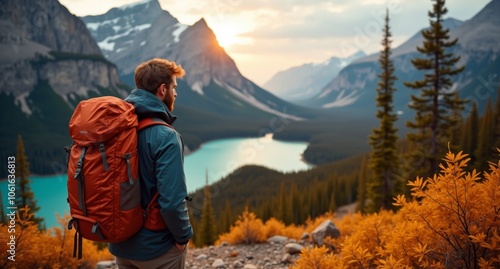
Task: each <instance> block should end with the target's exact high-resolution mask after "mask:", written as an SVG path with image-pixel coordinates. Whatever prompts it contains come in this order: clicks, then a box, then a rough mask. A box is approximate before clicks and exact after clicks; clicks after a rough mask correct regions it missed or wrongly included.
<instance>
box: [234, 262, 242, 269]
mask: <svg viewBox="0 0 500 269" xmlns="http://www.w3.org/2000/svg"><path fill="white" fill-rule="evenodd" d="M233 268H243V264H242V263H241V262H240V261H234V263H233Z"/></svg>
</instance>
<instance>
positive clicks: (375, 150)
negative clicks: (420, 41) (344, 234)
mask: <svg viewBox="0 0 500 269" xmlns="http://www.w3.org/2000/svg"><path fill="white" fill-rule="evenodd" d="M391 42H392V40H391V30H390V27H389V11H388V10H387V11H386V15H385V27H384V37H383V39H382V46H383V48H382V51H381V52H380V57H379V62H380V67H381V69H382V73H380V74H379V75H378V77H379V79H380V81H379V83H378V87H377V99H376V100H377V106H378V107H379V110H378V111H377V118H378V119H379V120H380V126H379V127H378V128H375V129H373V134H372V135H371V136H370V145H371V146H372V151H371V156H370V164H369V167H370V169H371V176H370V178H369V183H368V189H367V198H368V205H367V211H368V212H377V211H378V210H379V209H392V208H393V206H392V203H393V201H392V198H393V197H395V196H396V195H395V194H396V193H397V192H398V189H399V188H400V184H398V182H397V181H398V178H399V177H398V176H397V171H398V158H397V156H396V142H397V140H398V136H397V134H396V133H397V131H398V130H397V129H396V128H395V127H394V123H395V122H396V121H397V119H398V117H397V115H396V114H395V113H394V112H393V105H392V102H393V101H392V100H393V93H394V92H395V91H396V89H395V88H394V82H395V81H396V80H397V78H396V76H395V75H394V64H393V63H392V61H391V59H390V56H391Z"/></svg>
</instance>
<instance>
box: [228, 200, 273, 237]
mask: <svg viewBox="0 0 500 269" xmlns="http://www.w3.org/2000/svg"><path fill="white" fill-rule="evenodd" d="M264 206H265V205H264ZM264 208H265V209H267V207H264ZM265 209H264V210H265ZM220 219H221V220H220V226H219V229H218V231H219V233H226V232H228V231H229V227H231V224H232V213H231V204H230V203H229V200H227V199H226V200H225V202H224V211H223V212H222V216H221V218H220Z"/></svg>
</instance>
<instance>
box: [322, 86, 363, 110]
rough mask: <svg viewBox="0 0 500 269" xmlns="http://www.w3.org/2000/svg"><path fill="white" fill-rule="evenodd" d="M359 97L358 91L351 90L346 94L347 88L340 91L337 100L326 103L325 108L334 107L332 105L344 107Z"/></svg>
mask: <svg viewBox="0 0 500 269" xmlns="http://www.w3.org/2000/svg"><path fill="white" fill-rule="evenodd" d="M358 98H359V95H357V91H356V90H354V91H351V92H350V93H348V94H346V90H342V91H340V93H339V95H338V96H337V97H336V98H335V100H334V101H333V102H331V103H327V104H324V105H323V107H324V108H332V107H343V106H348V105H350V104H354V103H355V102H356V101H357V100H358Z"/></svg>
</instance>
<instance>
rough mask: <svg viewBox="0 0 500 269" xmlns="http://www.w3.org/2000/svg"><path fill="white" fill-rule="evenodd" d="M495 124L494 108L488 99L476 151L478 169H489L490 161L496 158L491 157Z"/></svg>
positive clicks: (475, 166) (476, 166)
mask: <svg viewBox="0 0 500 269" xmlns="http://www.w3.org/2000/svg"><path fill="white" fill-rule="evenodd" d="M494 125H495V121H494V114H493V108H492V107H491V101H490V100H488V104H487V105H486V111H485V113H484V116H483V118H482V119H481V129H480V130H479V137H478V143H477V148H476V150H475V152H474V155H475V156H476V163H475V165H474V168H476V169H477V170H478V171H488V167H489V166H488V161H491V160H494V159H492V158H491V157H492V156H491V155H492V152H493V150H494V148H493V143H494V129H493V127H494ZM497 154H498V153H497ZM497 156H498V155H497Z"/></svg>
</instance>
